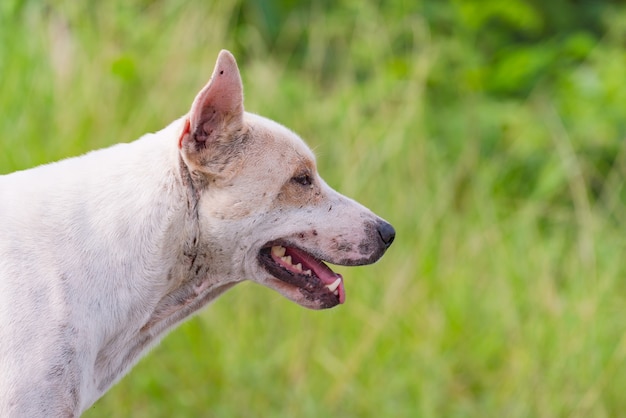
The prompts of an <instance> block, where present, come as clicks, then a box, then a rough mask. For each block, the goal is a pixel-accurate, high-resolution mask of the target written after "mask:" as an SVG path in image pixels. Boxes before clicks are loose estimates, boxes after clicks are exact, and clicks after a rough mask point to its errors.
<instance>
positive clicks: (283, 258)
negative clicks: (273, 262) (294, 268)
mask: <svg viewBox="0 0 626 418" xmlns="http://www.w3.org/2000/svg"><path fill="white" fill-rule="evenodd" d="M280 259H281V260H283V261H284V262H285V263H287V264H289V265H291V256H290V255H288V256H285V257H281V258H280Z"/></svg>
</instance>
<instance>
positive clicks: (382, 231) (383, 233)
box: [378, 222, 396, 248]
mask: <svg viewBox="0 0 626 418" xmlns="http://www.w3.org/2000/svg"><path fill="white" fill-rule="evenodd" d="M378 235H379V236H380V239H381V240H382V241H383V243H384V244H385V248H389V246H390V245H391V243H392V242H393V240H394V238H395V237H396V230H395V229H393V226H391V225H390V224H388V223H387V222H381V223H379V224H378Z"/></svg>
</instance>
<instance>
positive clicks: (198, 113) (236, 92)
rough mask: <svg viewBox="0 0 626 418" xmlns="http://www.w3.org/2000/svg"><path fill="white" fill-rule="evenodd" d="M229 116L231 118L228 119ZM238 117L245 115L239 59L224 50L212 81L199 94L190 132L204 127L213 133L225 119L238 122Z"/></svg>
mask: <svg viewBox="0 0 626 418" xmlns="http://www.w3.org/2000/svg"><path fill="white" fill-rule="evenodd" d="M215 112H217V115H216V114H215ZM220 115H221V116H222V117H220ZM227 115H228V116H229V117H228V118H226V117H225V116H227ZM238 115H243V86H242V83H241V76H240V75H239V69H238V68H237V62H236V61H235V58H234V57H233V56H232V54H231V53H230V52H228V51H225V50H223V51H221V52H220V54H219V56H218V57H217V62H216V64H215V69H214V70H213V75H212V76H211V80H209V82H208V83H207V85H206V86H205V87H204V88H203V89H202V91H200V93H198V95H197V96H196V98H195V100H194V102H193V104H192V106H191V112H190V115H189V117H190V122H191V127H190V130H191V132H194V133H195V132H197V131H198V129H199V128H201V127H202V129H203V130H204V131H205V132H210V131H212V130H213V129H215V128H218V127H217V126H212V125H213V124H215V122H217V121H219V120H224V119H231V120H237V119H239V118H238V117H237V116H238ZM207 116H208V117H207ZM233 116H235V117H234V118H233Z"/></svg>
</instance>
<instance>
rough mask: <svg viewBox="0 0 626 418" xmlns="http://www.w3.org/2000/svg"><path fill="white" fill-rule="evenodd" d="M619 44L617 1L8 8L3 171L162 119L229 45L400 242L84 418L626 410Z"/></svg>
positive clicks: (3, 22) (183, 107)
mask: <svg viewBox="0 0 626 418" xmlns="http://www.w3.org/2000/svg"><path fill="white" fill-rule="evenodd" d="M624 39H626V11H625V10H624V8H623V6H621V5H620V3H619V2H591V1H582V2H577V3H576V4H575V5H574V3H572V2H567V1H564V0H559V1H553V2H542V1H538V0H537V1H531V0H528V1H522V0H511V1H508V2H499V1H496V0H484V1H470V0H450V1H447V0H446V1H444V0H442V1H437V0H415V1H403V0H390V1H384V2H382V1H379V2H373V1H360V0H359V1H356V0H338V1H333V2H331V1H319V2H312V3H306V2H295V1H290V0H273V1H269V0H264V1H258V2H244V1H189V2H182V1H175V0H155V1H147V0H141V1H140V0H133V1H123V0H110V1H102V2H97V1H83V2H78V1H76V2H73V1H52V0H50V1H45V0H31V1H28V0H3V1H2V2H0V172H1V173H6V172H11V171H14V170H18V169H24V168H28V167H31V166H34V165H37V164H41V163H45V162H49V161H53V160H57V159H61V158H64V157H68V156H73V155H78V154H81V153H84V152H86V151H88V150H91V149H95V148H99V147H104V146H107V145H110V144H113V143H117V142H127V141H131V140H133V139H135V138H137V137H139V136H140V135H141V134H143V133H144V132H147V131H155V130H158V129H160V128H161V127H163V126H165V125H166V124H167V123H169V122H170V121H171V120H173V119H174V118H176V117H179V116H180V115H182V114H183V113H185V112H186V111H187V110H188V108H189V107H190V104H191V101H192V100H193V98H194V95H195V94H196V92H197V91H198V90H199V89H200V88H201V87H202V86H203V85H204V83H205V82H206V81H207V79H208V78H209V76H210V74H211V71H212V68H213V64H214V61H215V58H216V55H217V52H218V51H219V50H220V49H221V48H228V49H230V50H232V51H233V52H234V53H235V55H236V56H237V58H238V61H239V66H240V68H241V72H242V76H243V80H244V85H245V94H246V107H247V109H248V110H249V111H253V112H256V113H260V114H263V115H265V116H268V117H271V118H274V119H276V120H278V121H279V122H281V123H283V124H285V125H287V126H289V127H290V128H292V129H294V130H295V131H296V132H298V133H299V134H301V136H303V137H304V138H305V139H306V140H307V141H308V143H309V144H310V145H311V146H312V148H314V149H315V151H316V153H317V155H318V160H319V167H320V171H321V173H322V175H323V176H324V177H325V178H326V179H327V181H328V182H329V183H330V184H331V185H332V186H334V187H335V188H336V189H338V190H339V191H341V192H343V193H345V194H347V195H350V196H352V197H354V198H356V199H357V200H359V201H361V202H362V203H364V204H365V205H367V206H369V207H370V208H372V209H373V210H374V211H375V212H377V213H379V214H380V215H382V216H383V217H385V218H386V219H388V220H389V221H391V222H392V223H393V224H394V226H395V227H396V229H397V232H398V236H397V239H396V243H395V244H394V246H393V247H392V248H391V250H390V251H389V253H388V254H387V255H386V256H385V257H384V258H383V259H382V260H381V261H380V262H379V263H377V264H376V265H374V266H369V267H362V268H338V270H339V271H341V273H342V274H343V275H344V277H345V278H346V287H347V293H348V295H347V296H348V298H347V303H346V304H345V305H344V306H341V307H338V308H335V309H332V310H329V311H323V312H313V311H308V310H304V309H302V308H300V307H298V306H296V305H295V304H293V303H291V302H289V301H287V300H285V299H283V298H282V297H280V296H279V295H277V294H276V293H273V292H272V291H270V290H267V289H265V288H262V287H260V286H258V285H255V284H252V283H246V284H242V285H240V286H238V287H236V288H235V289H234V290H232V291H230V292H228V293H227V294H226V295H224V296H223V297H221V298H220V299H218V300H217V301H216V302H215V303H213V305H211V306H210V307H209V308H208V309H205V310H203V311H202V312H201V313H200V314H199V315H198V316H196V317H194V318H193V319H191V320H189V321H188V322H186V323H185V324H184V325H182V326H181V327H180V328H178V329H177V330H176V331H174V332H172V333H171V334H170V335H169V336H168V337H166V338H165V339H164V341H163V342H162V343H161V344H160V345H159V346H158V347H157V348H155V349H154V350H153V351H152V352H151V353H150V354H149V355H148V356H147V357H146V358H144V359H143V360H142V361H141V362H140V363H139V364H138V366H137V367H135V368H134V369H133V371H132V372H131V373H130V374H129V375H128V376H126V377H125V378H124V379H123V380H122V381H121V382H120V383H119V384H117V385H116V386H115V387H114V388H113V389H112V390H111V391H110V392H109V393H107V394H106V395H105V396H104V397H103V398H102V399H101V400H100V401H98V402H97V403H96V404H95V405H94V406H93V407H92V408H91V409H90V410H89V411H88V412H87V413H86V414H85V416H87V417H92V418H95V417H110V416H115V417H123V416H128V417H324V416H326V417H616V416H621V415H623V414H624V411H626V397H625V396H624V388H626V334H625V332H624V330H625V325H624V320H623V318H624V314H625V312H626V304H625V299H626V277H625V273H626V263H625V262H624V257H625V250H626V239H625V231H626V229H625V226H626V217H625V211H624V201H625V200H624V197H625V189H624V181H625V179H626V143H625V142H624V137H625V133H626V72H625V70H624V69H625V68H626V44H625V43H624ZM36 343H37V342H36V341H34V342H33V344H36ZM1 378H2V377H1V376H0V379H1Z"/></svg>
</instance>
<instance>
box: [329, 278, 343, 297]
mask: <svg viewBox="0 0 626 418" xmlns="http://www.w3.org/2000/svg"><path fill="white" fill-rule="evenodd" d="M340 283H341V278H337V280H335V281H334V282H332V283H331V284H329V285H328V286H326V287H327V288H328V290H330V291H331V292H333V293H335V292H337V288H338V287H339V284H340ZM335 294H337V293H335Z"/></svg>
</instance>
